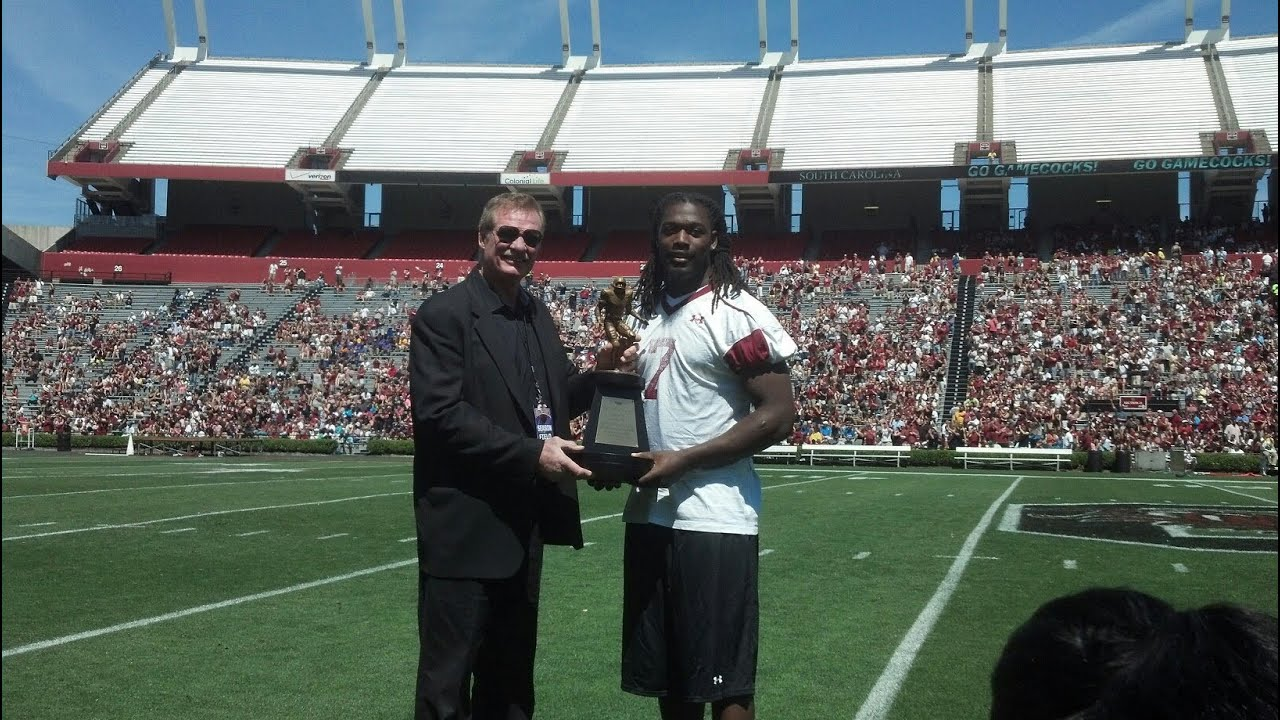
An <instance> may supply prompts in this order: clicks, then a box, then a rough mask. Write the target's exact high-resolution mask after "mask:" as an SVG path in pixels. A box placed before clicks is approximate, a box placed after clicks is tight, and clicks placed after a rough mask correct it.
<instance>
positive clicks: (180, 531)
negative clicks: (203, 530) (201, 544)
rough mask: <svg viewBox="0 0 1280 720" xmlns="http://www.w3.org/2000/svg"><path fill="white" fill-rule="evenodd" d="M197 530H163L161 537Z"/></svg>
mask: <svg viewBox="0 0 1280 720" xmlns="http://www.w3.org/2000/svg"><path fill="white" fill-rule="evenodd" d="M194 530H195V528H177V529H176V530H161V531H160V534H161V535H172V534H174V533H184V532H193V531H194Z"/></svg>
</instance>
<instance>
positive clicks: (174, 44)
mask: <svg viewBox="0 0 1280 720" xmlns="http://www.w3.org/2000/svg"><path fill="white" fill-rule="evenodd" d="M164 34H165V37H166V38H168V40H169V59H170V60H172V59H174V51H175V50H177V49H178V26H177V24H176V22H175V21H174V19H173V0H164Z"/></svg>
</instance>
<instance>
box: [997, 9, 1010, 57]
mask: <svg viewBox="0 0 1280 720" xmlns="http://www.w3.org/2000/svg"><path fill="white" fill-rule="evenodd" d="M999 40H1000V45H1001V46H1002V47H1004V46H1007V43H1008V40H1009V0H1000V37H999Z"/></svg>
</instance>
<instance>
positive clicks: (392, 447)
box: [369, 438, 413, 455]
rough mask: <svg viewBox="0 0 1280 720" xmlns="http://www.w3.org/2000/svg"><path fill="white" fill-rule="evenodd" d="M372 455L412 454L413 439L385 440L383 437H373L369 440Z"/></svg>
mask: <svg viewBox="0 0 1280 720" xmlns="http://www.w3.org/2000/svg"><path fill="white" fill-rule="evenodd" d="M369 454H370V455H412V454H413V441H412V440H384V439H381V438H373V439H371V440H369Z"/></svg>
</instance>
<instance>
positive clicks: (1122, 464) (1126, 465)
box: [1112, 450, 1133, 473]
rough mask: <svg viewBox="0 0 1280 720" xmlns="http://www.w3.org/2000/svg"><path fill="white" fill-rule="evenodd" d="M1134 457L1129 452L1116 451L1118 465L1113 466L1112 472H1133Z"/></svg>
mask: <svg viewBox="0 0 1280 720" xmlns="http://www.w3.org/2000/svg"><path fill="white" fill-rule="evenodd" d="M1132 467H1133V455H1132V454H1131V453H1130V452H1129V451H1128V450H1117V451H1116V464H1115V465H1114V466H1112V472H1118V473H1127V472H1132V471H1133V470H1132Z"/></svg>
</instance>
